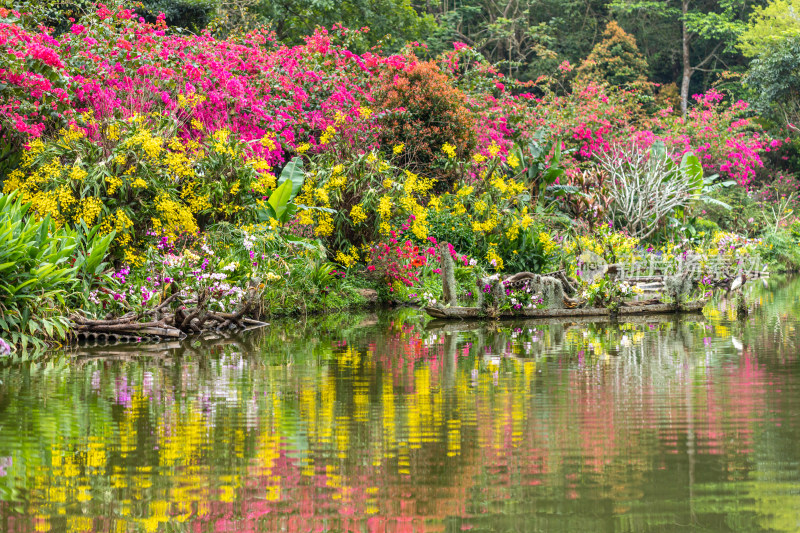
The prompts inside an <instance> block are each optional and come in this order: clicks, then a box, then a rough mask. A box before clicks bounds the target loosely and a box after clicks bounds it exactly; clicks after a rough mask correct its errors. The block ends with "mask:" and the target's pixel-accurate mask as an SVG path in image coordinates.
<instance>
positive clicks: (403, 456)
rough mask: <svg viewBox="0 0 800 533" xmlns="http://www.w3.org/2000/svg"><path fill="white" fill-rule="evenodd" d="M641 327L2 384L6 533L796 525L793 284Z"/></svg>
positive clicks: (515, 327)
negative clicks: (735, 306)
mask: <svg viewBox="0 0 800 533" xmlns="http://www.w3.org/2000/svg"><path fill="white" fill-rule="evenodd" d="M749 295H750V296H749V297H750V299H751V301H753V303H754V305H755V307H756V309H755V310H754V312H753V314H752V315H751V316H750V318H748V319H747V320H746V321H743V322H740V321H737V320H735V318H734V317H733V315H732V312H731V311H730V309H729V304H726V303H725V302H721V303H718V304H715V305H714V306H710V307H709V308H707V309H706V313H705V316H703V315H697V316H692V317H685V318H683V319H680V320H678V319H675V318H671V317H668V318H661V319H655V320H638V321H636V322H634V323H628V324H597V323H594V324H592V323H583V324H558V325H554V324H542V323H536V322H531V321H527V322H515V321H509V322H502V323H495V324H484V325H482V326H477V325H474V324H465V323H459V324H436V323H430V322H429V321H428V320H427V319H426V318H424V317H423V316H422V315H421V314H420V313H419V312H418V311H415V310H408V309H407V310H403V311H400V312H394V313H386V314H378V315H368V314H362V315H358V314H341V315H329V316H325V317H322V318H319V319H315V320H308V321H303V320H289V321H282V322H274V323H273V324H272V325H271V326H270V327H269V328H266V329H264V330H260V331H255V332H248V333H245V334H242V335H239V336H233V337H230V338H221V339H217V340H211V341H205V342H199V341H191V342H184V343H174V344H172V345H166V346H163V347H157V346H137V347H116V346H115V347H103V348H94V349H81V350H78V349H73V350H70V351H69V352H68V353H67V354H65V355H63V356H61V357H57V358H55V359H52V360H50V361H48V362H38V363H10V362H6V363H5V364H4V366H2V367H0V382H2V383H0V531H2V532H9V533H18V532H29V531H31V532H32V531H37V532H46V531H52V532H56V531H58V532H60V531H65V532H84V531H85V532H90V531H92V532H93V531H98V532H99V531H103V532H105V531H108V532H139V531H142V532H155V531H165V532H172V531H186V532H198V533H199V532H256V531H258V532H277V531H283V532H291V533H294V532H339V531H342V532H345V531H347V532H350V531H352V532H370V533H378V532H380V533H390V532H391V533H405V532H440V531H441V532H462V531H473V532H488V531H495V532H517V531H520V532H533V531H546V532H562V531H564V532H582V531H598V532H606V531H608V532H611V531H614V532H628V531H630V532H640V531H641V532H650V531H665V532H667V531H668V532H672V531H736V532H739V531H800V468H799V465H800V338H798V321H799V320H800V280H795V281H787V280H782V279H772V280H771V281H770V286H769V287H767V288H765V287H762V286H760V285H758V286H754V287H751V289H750V292H749Z"/></svg>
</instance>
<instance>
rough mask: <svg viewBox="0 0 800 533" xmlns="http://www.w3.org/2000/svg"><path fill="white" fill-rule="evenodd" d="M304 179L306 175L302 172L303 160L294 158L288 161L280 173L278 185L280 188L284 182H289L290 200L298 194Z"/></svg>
mask: <svg viewBox="0 0 800 533" xmlns="http://www.w3.org/2000/svg"><path fill="white" fill-rule="evenodd" d="M305 179H306V174H305V172H304V171H303V160H302V159H301V158H300V157H295V158H294V159H292V160H291V161H289V163H287V164H286V166H285V167H283V170H282V171H281V177H280V179H279V180H278V185H279V186H280V185H282V184H283V183H284V182H286V181H290V182H291V183H292V189H291V195H290V196H289V200H291V199H292V198H294V197H295V196H297V193H299V192H300V189H301V188H302V187H303V182H304V181H305ZM279 188H280V187H279ZM287 202H288V200H287Z"/></svg>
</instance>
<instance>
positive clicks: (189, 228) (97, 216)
mask: <svg viewBox="0 0 800 533" xmlns="http://www.w3.org/2000/svg"><path fill="white" fill-rule="evenodd" d="M186 105H193V104H192V102H191V101H189V100H187V102H186ZM88 119H89V120H91V117H88ZM169 120H170V118H169V117H162V116H155V115H137V116H135V117H132V118H131V119H128V120H124V121H123V120H110V121H109V122H108V123H104V124H97V127H96V128H94V131H95V132H96V133H93V134H92V136H91V137H90V136H89V135H88V134H87V133H86V131H88V130H84V129H82V128H81V127H79V126H76V125H73V126H71V127H69V128H66V129H62V130H60V131H59V133H58V135H57V136H55V137H53V138H51V139H50V140H48V141H42V140H41V139H34V140H32V141H31V142H30V143H29V144H28V146H27V147H26V150H25V151H24V152H23V154H22V157H21V158H20V160H21V164H20V166H19V168H17V169H16V170H14V171H13V172H11V173H9V176H8V179H6V180H5V182H4V184H3V192H5V193H9V192H12V191H18V193H19V194H20V196H21V197H22V198H23V199H24V200H25V201H26V202H30V203H31V206H32V211H33V212H34V213H36V214H38V215H40V216H45V215H49V216H50V217H51V218H52V219H53V221H54V222H55V223H56V224H57V225H66V224H75V223H78V222H80V221H81V220H82V221H84V222H85V223H86V224H88V225H92V224H100V226H101V229H102V230H103V231H105V232H110V231H112V230H116V238H115V241H114V243H113V247H114V249H115V250H116V251H117V254H118V255H124V254H127V255H128V257H133V255H132V254H133V253H134V252H133V251H132V248H131V246H133V248H140V247H142V246H144V245H145V244H146V241H147V240H148V234H155V233H157V234H166V235H168V236H170V237H175V236H178V235H181V234H185V233H187V232H188V233H195V232H197V231H198V229H201V227H202V226H203V225H204V224H208V223H213V222H216V221H220V220H250V219H253V218H254V217H255V210H254V209H252V207H254V206H255V205H257V203H258V202H259V201H263V199H265V198H266V197H268V195H269V194H270V193H271V191H272V190H273V189H274V188H275V187H276V178H275V175H274V174H273V173H272V172H271V170H272V169H271V168H270V165H269V164H268V162H267V161H265V160H263V159H260V158H258V157H254V156H253V155H252V154H251V152H250V151H249V149H248V145H246V143H242V142H240V141H239V140H238V139H237V138H236V137H235V136H234V135H233V134H232V133H231V132H230V131H228V130H224V129H223V130H218V131H216V132H214V133H213V134H212V136H211V137H210V139H209V140H208V141H207V142H205V143H199V142H197V141H194V140H191V139H183V138H178V137H175V136H174V134H173V133H171V132H174V128H172V127H171V126H170V124H171V123H170V122H169ZM270 142H276V141H275V140H274V137H270V136H266V137H265V138H264V139H263V140H262V144H264V143H266V144H267V145H269V143H270Z"/></svg>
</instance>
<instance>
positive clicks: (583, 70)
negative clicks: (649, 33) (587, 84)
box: [578, 20, 648, 87]
mask: <svg viewBox="0 0 800 533" xmlns="http://www.w3.org/2000/svg"><path fill="white" fill-rule="evenodd" d="M647 71H648V68H647V60H645V58H644V56H642V54H641V52H639V47H638V46H636V39H634V38H633V36H632V35H631V34H629V33H627V32H626V31H625V30H623V29H622V27H621V26H620V25H619V24H617V22H616V21H613V20H612V21H611V22H609V23H608V25H607V26H606V29H605V30H604V31H603V40H602V41H600V42H599V43H597V44H596V45H595V46H594V48H592V51H591V53H589V55H588V56H587V57H586V59H584V60H583V62H582V63H581V65H580V66H579V67H578V79H586V80H592V81H597V82H604V83H608V84H610V85H613V86H624V87H632V86H641V85H644V84H645V83H646V82H647Z"/></svg>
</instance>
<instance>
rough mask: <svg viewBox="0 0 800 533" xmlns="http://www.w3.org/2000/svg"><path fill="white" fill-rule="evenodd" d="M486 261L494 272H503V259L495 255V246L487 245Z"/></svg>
mask: <svg viewBox="0 0 800 533" xmlns="http://www.w3.org/2000/svg"><path fill="white" fill-rule="evenodd" d="M486 260H487V261H488V262H489V264H490V265H492V266H493V267H494V269H495V270H503V268H504V265H503V258H502V257H500V255H499V254H498V253H497V244H495V243H492V244H490V245H489V251H488V252H486Z"/></svg>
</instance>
